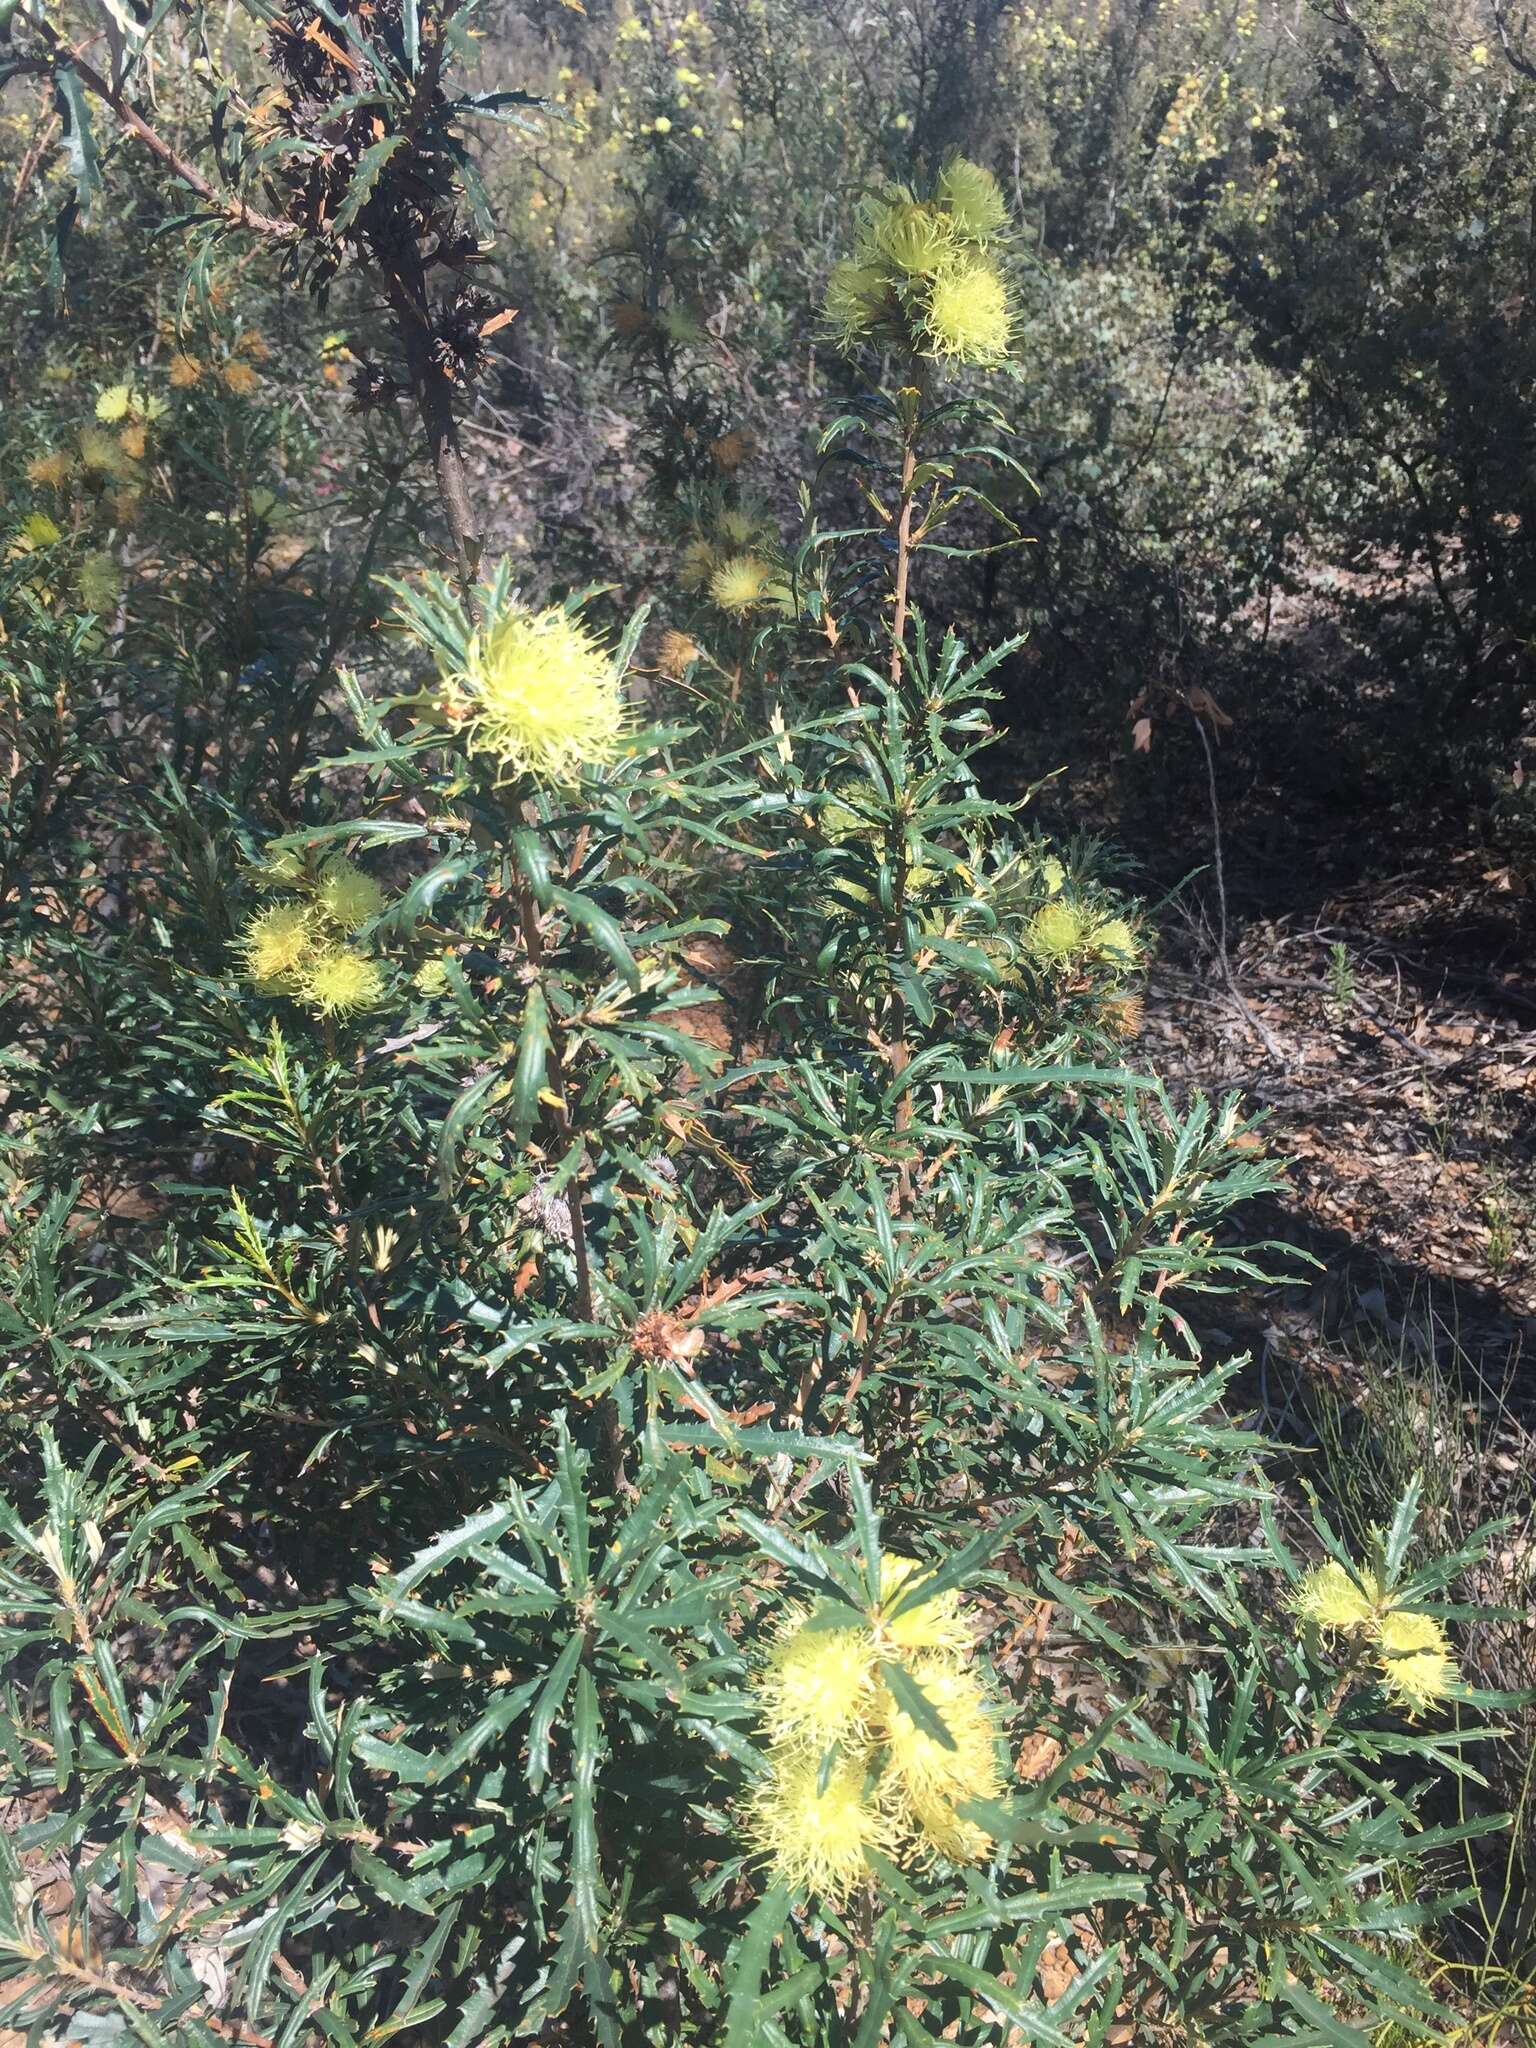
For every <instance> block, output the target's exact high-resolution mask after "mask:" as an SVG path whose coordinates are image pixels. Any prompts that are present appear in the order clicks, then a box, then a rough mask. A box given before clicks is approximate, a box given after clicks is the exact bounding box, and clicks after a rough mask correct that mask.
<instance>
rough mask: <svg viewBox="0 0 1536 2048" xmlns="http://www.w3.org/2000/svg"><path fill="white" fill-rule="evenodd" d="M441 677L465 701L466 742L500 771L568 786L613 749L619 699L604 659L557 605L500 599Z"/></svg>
mask: <svg viewBox="0 0 1536 2048" xmlns="http://www.w3.org/2000/svg"><path fill="white" fill-rule="evenodd" d="M449 682H450V684H451V685H452V686H453V687H454V689H455V690H456V691H457V692H458V693H459V694H460V696H461V697H462V698H463V699H464V700H465V702H464V705H463V706H462V707H461V710H462V715H463V717H464V730H465V737H466V739H467V740H468V743H469V744H470V745H471V746H472V747H475V748H478V749H479V750H480V751H481V752H482V753H486V754H490V755H492V756H493V757H494V759H495V760H496V761H498V762H499V763H500V765H501V769H502V772H503V776H504V777H507V776H516V775H531V776H533V777H534V778H535V780H536V781H539V782H546V783H553V784H556V785H569V784H572V783H575V782H579V781H580V780H581V774H582V770H583V769H584V768H586V767H595V766H597V765H599V764H600V763H602V762H604V761H611V760H612V759H613V758H614V756H615V755H616V754H617V753H618V751H619V744H620V741H621V740H622V738H623V733H624V701H623V698H622V696H621V694H620V684H619V679H618V677H617V676H616V675H615V674H614V669H613V660H612V657H611V656H610V655H609V653H608V652H607V650H606V649H605V648H604V647H603V646H602V645H601V643H600V642H599V641H598V640H597V638H596V636H595V635H594V634H592V633H591V632H590V631H589V630H588V629H587V627H586V626H584V625H583V624H582V623H581V621H580V620H579V619H574V618H572V617H571V615H570V614H569V613H568V612H565V611H562V610H561V609H560V608H559V606H552V607H550V609H549V610H547V611H541V612H534V611H529V610H528V609H527V608H526V607H524V606H522V605H518V604H514V605H511V606H509V608H508V609H507V610H506V611H504V612H502V613H501V615H500V616H499V617H498V618H494V619H492V620H490V621H489V622H488V623H487V624H486V625H485V626H483V627H482V628H481V629H480V630H479V632H477V633H476V634H475V636H474V638H473V640H471V642H470V645H469V658H468V660H467V662H466V663H465V666H464V669H463V672H462V673H461V674H458V675H454V676H451V677H450V678H449Z"/></svg>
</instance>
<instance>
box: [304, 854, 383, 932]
mask: <svg viewBox="0 0 1536 2048" xmlns="http://www.w3.org/2000/svg"><path fill="white" fill-rule="evenodd" d="M315 908H316V909H317V910H318V911H319V912H320V914H321V915H322V916H323V917H325V918H327V919H328V920H329V921H330V922H331V923H332V924H335V925H340V927H341V929H342V930H343V931H344V932H355V931H356V930H357V928H358V926H359V925H365V924H366V923H367V922H368V920H369V918H371V917H377V916H378V914H379V912H380V911H381V910H382V909H383V908H384V891H383V890H382V889H381V888H380V887H379V885H378V883H377V882H376V881H375V880H374V879H373V877H372V875H365V874H364V873H363V871H362V869H361V868H356V867H354V866H353V865H352V863H351V861H349V860H333V861H327V863H326V865H325V867H324V869H323V870H322V871H321V875H320V880H319V882H318V883H317V884H316V887H315Z"/></svg>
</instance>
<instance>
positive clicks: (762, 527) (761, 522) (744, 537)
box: [715, 505, 771, 548]
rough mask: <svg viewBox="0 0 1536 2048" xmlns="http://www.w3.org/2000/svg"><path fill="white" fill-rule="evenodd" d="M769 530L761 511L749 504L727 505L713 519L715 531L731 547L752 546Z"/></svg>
mask: <svg viewBox="0 0 1536 2048" xmlns="http://www.w3.org/2000/svg"><path fill="white" fill-rule="evenodd" d="M770 531H771V529H770V527H769V524H768V521H767V520H766V519H765V518H764V517H763V515H762V513H761V512H755V511H753V510H752V508H751V507H750V506H749V505H728V506H727V507H726V509H725V510H724V511H723V512H722V513H721V514H720V516H719V518H718V519H716V521H715V533H716V534H717V536H718V537H719V539H720V540H721V541H722V542H723V543H725V544H726V545H728V546H730V547H733V548H750V547H753V546H755V545H756V543H757V542H758V541H760V540H761V539H762V538H763V537H764V535H765V534H767V533H768V532H770Z"/></svg>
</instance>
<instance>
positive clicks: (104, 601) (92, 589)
mask: <svg viewBox="0 0 1536 2048" xmlns="http://www.w3.org/2000/svg"><path fill="white" fill-rule="evenodd" d="M122 587H123V585H122V578H121V577H120V576H119V575H118V573H117V564H116V562H114V561H113V559H112V557H111V556H110V555H104V554H94V555H87V556H86V558H85V560H84V561H83V562H82V563H81V564H80V567H79V569H78V570H77V571H76V573H75V592H76V595H77V596H78V597H79V599H80V602H81V603H82V604H83V605H84V606H85V608H86V610H87V611H88V612H98V613H99V612H106V611H110V610H111V609H112V607H113V605H115V604H116V603H117V596H118V592H119V591H120V590H121V589H122Z"/></svg>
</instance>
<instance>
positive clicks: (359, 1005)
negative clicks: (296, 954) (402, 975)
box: [299, 946, 384, 1017]
mask: <svg viewBox="0 0 1536 2048" xmlns="http://www.w3.org/2000/svg"><path fill="white" fill-rule="evenodd" d="M299 993H300V995H302V996H303V998H304V1000H305V1002H307V1003H308V1004H309V1005H310V1007H311V1008H312V1009H314V1010H317V1011H318V1012H319V1013H320V1015H321V1016H322V1017H346V1016H350V1015H351V1014H352V1012H353V1011H354V1010H367V1009H371V1008H372V1007H373V1005H374V1004H375V1003H376V1002H377V1001H378V1000H379V998H380V996H381V995H383V993H384V976H383V973H382V971H381V970H380V967H379V964H378V962H377V961H376V960H370V959H369V958H368V955H367V954H366V953H357V952H354V951H353V950H352V948H351V947H350V946H326V947H323V948H321V949H320V950H318V951H316V952H314V953H311V954H310V956H309V958H308V960H307V961H306V962H305V963H304V966H303V968H302V969H301V972H300V978H299Z"/></svg>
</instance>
